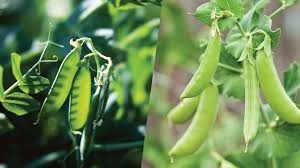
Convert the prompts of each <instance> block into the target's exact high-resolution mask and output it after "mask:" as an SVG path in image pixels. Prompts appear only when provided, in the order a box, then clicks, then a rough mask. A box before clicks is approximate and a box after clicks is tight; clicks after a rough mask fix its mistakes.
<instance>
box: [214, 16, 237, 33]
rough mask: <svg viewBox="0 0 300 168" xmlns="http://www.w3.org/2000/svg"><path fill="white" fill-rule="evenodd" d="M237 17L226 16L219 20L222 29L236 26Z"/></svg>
mask: <svg viewBox="0 0 300 168" xmlns="http://www.w3.org/2000/svg"><path fill="white" fill-rule="evenodd" d="M237 19H238V18H237V17H226V18H221V19H220V20H219V27H220V30H221V31H224V30H226V29H231V28H233V27H234V26H235V23H236V22H237Z"/></svg>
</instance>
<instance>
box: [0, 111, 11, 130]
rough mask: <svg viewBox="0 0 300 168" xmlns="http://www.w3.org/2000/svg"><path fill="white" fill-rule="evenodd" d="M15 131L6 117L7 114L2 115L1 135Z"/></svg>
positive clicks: (0, 121) (0, 116) (0, 118)
mask: <svg viewBox="0 0 300 168" xmlns="http://www.w3.org/2000/svg"><path fill="white" fill-rule="evenodd" d="M13 129H14V126H13V125H12V124H11V122H10V121H9V120H8V118H7V117H6V116H5V114H3V113H0V135H2V134H4V133H6V132H8V131H11V130H13Z"/></svg>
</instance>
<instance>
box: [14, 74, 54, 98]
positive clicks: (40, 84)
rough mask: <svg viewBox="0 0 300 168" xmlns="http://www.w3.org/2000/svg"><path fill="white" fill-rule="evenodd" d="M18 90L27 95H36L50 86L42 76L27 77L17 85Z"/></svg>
mask: <svg viewBox="0 0 300 168" xmlns="http://www.w3.org/2000/svg"><path fill="white" fill-rule="evenodd" d="M18 86H19V88H20V89H21V90H22V91H23V92H25V93H28V94H36V93H39V92H41V91H44V90H45V89H47V88H48V87H49V86H50V82H49V80H48V79H47V78H45V77H42V76H29V77H27V78H26V79H25V80H22V81H21V82H20V83H19V84H18Z"/></svg>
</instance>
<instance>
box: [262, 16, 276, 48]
mask: <svg viewBox="0 0 300 168" xmlns="http://www.w3.org/2000/svg"><path fill="white" fill-rule="evenodd" d="M257 27H258V28H259V29H262V30H263V31H265V32H266V33H267V34H268V35H269V36H270V37H271V46H272V48H277V46H278V43H279V39H280V36H281V29H280V28H278V29H276V30H272V19H270V18H269V17H268V16H265V15H264V16H262V17H261V18H260V21H259V23H258V25H257Z"/></svg>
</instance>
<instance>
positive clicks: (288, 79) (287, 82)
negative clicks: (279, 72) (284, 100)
mask: <svg viewBox="0 0 300 168" xmlns="http://www.w3.org/2000/svg"><path fill="white" fill-rule="evenodd" d="M283 86H284V88H285V90H286V91H287V93H288V95H289V96H291V97H295V96H296V93H297V91H298V89H299V87H300V74H299V64H298V63H297V62H294V63H292V64H291V65H290V67H289V68H288V69H287V70H285V71H284V73H283Z"/></svg>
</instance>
